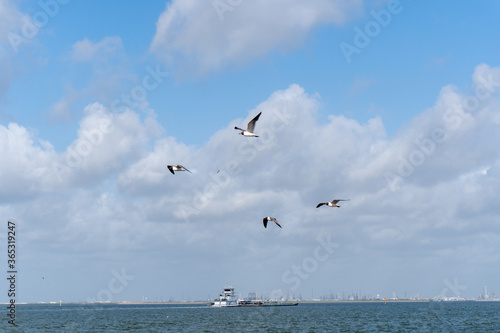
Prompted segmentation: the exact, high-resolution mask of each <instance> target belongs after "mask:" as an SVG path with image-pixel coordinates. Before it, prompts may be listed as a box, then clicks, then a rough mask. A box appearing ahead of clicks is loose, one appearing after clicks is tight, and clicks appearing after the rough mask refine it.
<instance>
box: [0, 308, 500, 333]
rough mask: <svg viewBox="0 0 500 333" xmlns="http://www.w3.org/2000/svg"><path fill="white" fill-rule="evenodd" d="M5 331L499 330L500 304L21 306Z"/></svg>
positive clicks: (1, 329)
mask: <svg viewBox="0 0 500 333" xmlns="http://www.w3.org/2000/svg"><path fill="white" fill-rule="evenodd" d="M6 314H7V310H6V309H5V316H4V320H3V321H2V323H1V325H0V331H1V332H30V333H31V332H197V333H198V332H500V302H420V303H404V302H387V303H382V302H381V303H322V304H299V305H298V306H288V307H252V308H209V307H207V306H205V305H173V304H160V305H153V304H140V305H115V304H103V305H72V304H66V305H65V304H63V305H62V307H60V306H59V305H17V306H16V323H17V326H15V327H13V326H12V325H10V324H8V322H7V319H5V318H6Z"/></svg>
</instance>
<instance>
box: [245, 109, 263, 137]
mask: <svg viewBox="0 0 500 333" xmlns="http://www.w3.org/2000/svg"><path fill="white" fill-rule="evenodd" d="M261 113H262V112H259V114H258V115H256V116H255V118H253V119H252V120H250V122H249V123H248V126H247V131H248V132H250V133H253V130H254V128H255V123H256V122H257V120H259V117H260V114H261Z"/></svg>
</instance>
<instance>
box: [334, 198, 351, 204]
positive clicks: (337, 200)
mask: <svg viewBox="0 0 500 333" xmlns="http://www.w3.org/2000/svg"><path fill="white" fill-rule="evenodd" d="M349 200H351V199H335V200H332V204H334V205H335V204H336V203H337V202H339V201H349Z"/></svg>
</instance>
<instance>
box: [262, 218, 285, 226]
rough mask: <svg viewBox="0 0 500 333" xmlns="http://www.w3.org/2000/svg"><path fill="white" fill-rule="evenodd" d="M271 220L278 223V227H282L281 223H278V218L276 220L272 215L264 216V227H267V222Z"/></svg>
mask: <svg viewBox="0 0 500 333" xmlns="http://www.w3.org/2000/svg"><path fill="white" fill-rule="evenodd" d="M269 221H273V222H274V223H276V225H277V226H278V227H280V228H281V226H280V224H279V223H278V220H276V219H275V218H274V217H270V216H266V217H264V219H263V220H262V222H263V223H264V228H267V222H269Z"/></svg>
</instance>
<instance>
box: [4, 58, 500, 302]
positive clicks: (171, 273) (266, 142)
mask: <svg viewBox="0 0 500 333" xmlns="http://www.w3.org/2000/svg"><path fill="white" fill-rule="evenodd" d="M472 83H473V84H472V86H471V87H472V89H471V91H468V92H460V91H459V89H458V88H457V87H454V86H446V87H444V88H443V89H442V90H441V92H440V93H439V95H438V97H437V100H436V102H435V104H434V105H433V106H432V107H430V108H428V109H427V110H424V111H423V112H422V113H421V114H420V115H419V116H417V117H416V118H414V119H413V120H412V121H411V122H410V123H408V124H407V126H405V127H404V128H402V129H401V130H400V131H399V133H398V134H396V135H395V136H394V137H388V136H387V135H386V133H385V129H384V125H383V120H382V119H381V118H380V117H374V118H372V119H370V120H369V121H367V122H366V123H359V122H358V121H356V120H354V119H349V118H347V117H345V116H343V115H336V114H331V115H330V116H329V117H328V119H326V120H324V121H320V120H319V119H318V116H317V115H316V113H317V110H318V109H319V108H321V107H323V105H322V104H321V100H320V99H319V97H318V96H316V95H314V94H310V93H307V92H306V91H305V90H304V89H303V88H302V87H300V86H299V85H295V84H294V85H291V86H290V87H288V88H286V89H283V90H278V91H276V92H274V93H273V94H271V95H270V96H269V98H268V99H267V100H265V101H262V102H261V103H260V104H258V105H257V106H256V107H255V108H254V109H253V110H251V111H250V112H249V114H248V115H247V116H246V117H245V118H241V119H234V120H228V124H227V127H226V128H224V129H222V130H220V131H218V132H216V133H214V134H213V135H212V137H211V138H210V139H209V140H208V142H207V143H206V144H205V145H204V146H202V147H199V148H195V147H191V146H188V145H185V144H183V143H182V142H178V141H177V140H176V138H174V137H160V138H158V137H157V136H156V135H152V134H150V133H152V132H154V133H156V132H155V131H151V128H152V127H151V126H153V128H157V127H158V126H160V125H159V124H157V123H156V121H155V119H154V118H150V117H148V116H145V115H140V114H139V113H137V112H135V111H133V110H130V109H128V110H124V111H123V112H119V113H112V112H110V111H109V110H108V109H106V108H105V107H104V106H102V105H101V104H99V103H93V104H90V105H88V106H87V107H86V108H85V111H84V117H83V118H82V120H81V121H80V127H79V129H78V132H77V133H76V134H75V140H74V141H73V142H72V143H71V144H70V145H69V146H68V147H67V149H66V150H65V151H62V152H58V151H55V150H54V148H53V146H52V145H51V144H50V142H46V141H44V140H42V139H39V138H37V137H36V134H35V133H33V132H31V131H29V130H28V129H26V128H24V127H23V126H22V125H20V124H16V123H11V124H9V125H7V126H0V139H1V140H0V142H1V143H2V144H1V145H0V154H2V156H7V159H8V161H7V163H2V164H1V166H0V182H1V183H2V188H1V192H0V196H1V198H2V205H1V206H0V211H2V216H11V217H14V218H16V219H17V221H19V222H18V223H19V224H20V225H21V226H22V230H23V233H24V240H25V242H24V243H23V245H22V246H23V248H24V250H23V251H24V253H27V256H26V258H24V260H25V262H31V263H33V262H36V261H40V260H41V261H43V260H42V258H43V257H44V253H47V252H48V251H51V252H54V253H57V256H56V257H57V258H58V260H56V262H55V263H54V265H65V264H66V263H68V262H69V261H71V262H73V261H74V260H82V261H86V262H87V264H88V265H89V267H93V268H94V269H96V270H103V269H104V268H103V267H106V268H105V269H104V271H105V272H109V266H106V265H105V264H104V263H105V262H108V261H109V262H121V263H123V265H126V267H127V270H128V271H131V272H135V273H134V274H135V275H136V276H139V275H140V274H139V272H141V270H143V269H144V270H146V271H148V272H150V273H151V274H152V275H151V281H150V282H149V283H148V285H151V287H148V286H144V285H141V283H140V282H138V283H137V284H135V285H132V284H131V285H130V288H127V293H123V295H121V297H125V298H126V297H130V298H134V297H135V299H140V297H141V294H142V293H149V294H152V293H154V292H155V290H154V289H153V286H154V288H158V286H162V287H161V288H164V289H162V291H163V292H164V293H166V294H170V295H173V296H174V297H181V296H180V295H177V294H176V292H177V290H182V289H183V290H192V292H193V295H200V297H202V296H204V295H206V292H207V290H213V293H214V294H215V293H216V292H218V291H219V290H218V289H219V288H220V287H221V286H222V285H223V284H225V283H227V282H230V283H237V284H238V289H239V290H240V291H241V292H245V291H249V290H251V289H253V288H256V287H257V288H260V290H262V289H265V288H267V290H268V291H270V290H275V289H280V290H281V291H282V292H283V293H287V292H289V293H290V295H291V294H292V293H293V294H295V295H296V296H298V295H299V294H303V295H304V296H309V293H310V290H311V288H314V289H315V290H317V291H318V292H319V291H320V290H323V291H328V290H332V289H334V288H336V287H339V288H346V289H349V288H355V287H356V286H358V287H359V286H361V287H362V288H364V290H372V291H373V292H386V293H389V292H391V291H392V290H396V291H399V292H400V291H401V290H403V288H407V289H405V290H408V291H409V292H410V293H414V294H416V293H417V292H419V291H422V290H425V291H426V292H428V293H430V295H428V296H434V294H432V293H433V292H434V293H435V294H439V292H440V291H441V289H442V288H443V287H442V285H443V284H442V281H443V279H444V278H449V279H453V278H454V277H456V276H459V278H460V281H461V283H462V284H465V285H467V284H472V283H475V281H477V280H478V279H479V278H478V277H479V276H486V275H488V274H489V273H490V271H491V270H492V267H493V266H492V265H493V264H495V263H498V260H499V259H500V258H499V255H498V253H499V246H498V244H500V242H499V240H500V227H499V225H498V214H499V209H498V204H497V201H498V200H497V195H496V194H497V193H499V190H500V155H499V152H498V148H497V143H498V142H499V139H500V138H499V134H498V133H499V132H498V126H499V123H500V116H499V101H500V100H499V98H498V91H499V89H500V69H499V68H491V67H489V66H487V65H485V64H482V65H479V66H478V67H477V68H476V69H475V71H474V73H473V76H472ZM258 112H262V116H261V118H260V120H259V122H258V123H257V126H256V129H255V132H256V133H258V134H259V135H260V137H259V138H244V137H241V136H238V135H237V132H236V131H235V130H234V129H233V127H234V126H240V127H241V126H244V125H245V124H246V123H247V122H248V121H249V120H250V119H251V118H253V117H254V116H255V115H256V114H257V113H258ZM177 163H179V164H182V165H185V166H186V167H188V168H189V169H191V170H192V171H193V174H188V173H177V174H176V175H172V174H170V172H168V170H167V169H166V167H165V166H166V164H177ZM334 198H345V199H351V201H349V202H344V203H343V204H342V207H341V208H326V207H321V208H318V209H316V208H315V207H316V204H317V203H318V202H324V201H329V200H332V199H334ZM264 216H274V217H276V218H277V219H278V221H279V222H280V224H281V225H282V226H283V229H279V228H272V227H273V226H271V228H270V227H269V226H268V228H267V229H264V228H263V226H262V218H263V217H264ZM48 244H50V245H48ZM325 244H326V245H325ZM318 246H319V247H318ZM28 253H29V254H28ZM83 253H85V255H83ZM325 256H326V257H325ZM311 258H312V259H311ZM315 258H316V259H315ZM321 258H325V259H324V260H320V259H321ZM221 265H227V266H228V267H231V270H229V271H228V270H221V269H220V267H221ZM34 266H36V265H34ZM436 267H440V268H441V269H440V270H439V271H440V272H443V271H444V272H448V273H449V274H450V275H447V276H441V275H439V276H438V275H434V273H433V272H434V271H437V270H436V269H435V268H436ZM464 267H470V268H471V269H470V270H467V272H464ZM33 269H34V268H33ZM40 269H41V268H40ZM106 269H107V271H106ZM367 271H370V272H372V273H373V276H374V278H373V279H368V280H367V279H366V278H362V277H363V276H365V275H366V272H367ZM471 272H473V273H471ZM68 274H69V275H71V274H72V273H68ZM79 274H84V275H85V274H89V278H90V274H91V273H90V272H87V273H85V272H83V273H82V272H80V273H79ZM440 274H441V273H440ZM186 276H188V278H186ZM61 278H62V277H61ZM66 278H67V277H66ZM165 279H167V280H165ZM162 281H163V282H162ZM164 281H169V282H168V285H165V283H164ZM422 281H427V282H422ZM429 281H430V282H429ZM408 284H411V285H412V287H410V288H409V287H408V286H407V285H408ZM172 286H175V287H172ZM148 288H150V289H148ZM411 288H413V289H411ZM47 292H55V291H54V290H48V291H47ZM156 292H158V291H156ZM471 292H472V291H471ZM25 294H26V295H29V292H28V291H27V292H26V293H25ZM72 295H74V297H75V300H84V299H86V297H88V296H93V295H86V294H85V291H84V290H82V291H76V292H73V293H72ZM471 296H475V294H473V295H471ZM32 301H36V300H32Z"/></svg>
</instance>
